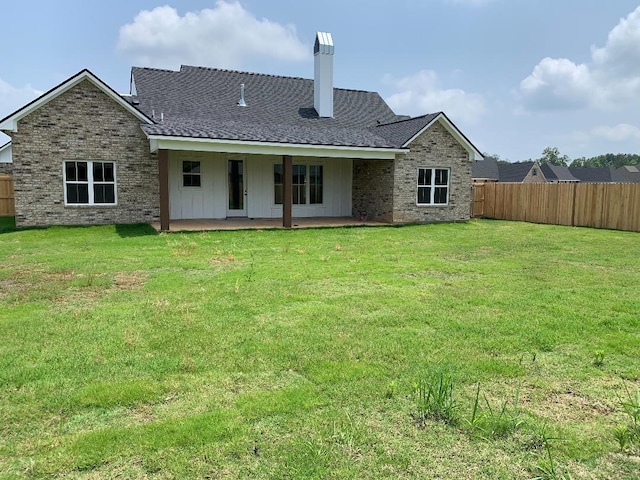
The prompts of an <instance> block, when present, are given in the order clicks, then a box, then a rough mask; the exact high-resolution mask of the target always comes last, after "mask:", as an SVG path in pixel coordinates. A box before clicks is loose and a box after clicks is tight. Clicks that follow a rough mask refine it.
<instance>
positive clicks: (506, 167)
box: [498, 162, 534, 182]
mask: <svg viewBox="0 0 640 480" xmlns="http://www.w3.org/2000/svg"><path fill="white" fill-rule="evenodd" d="M533 164H534V162H522V163H499V164H498V172H499V175H500V177H499V181H500V182H522V181H523V180H524V179H525V177H526V176H527V174H528V173H529V172H530V171H531V167H533Z"/></svg>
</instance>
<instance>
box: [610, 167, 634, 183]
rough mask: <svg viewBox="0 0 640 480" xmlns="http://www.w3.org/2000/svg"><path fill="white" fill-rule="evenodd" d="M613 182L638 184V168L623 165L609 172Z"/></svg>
mask: <svg viewBox="0 0 640 480" xmlns="http://www.w3.org/2000/svg"><path fill="white" fill-rule="evenodd" d="M611 178H612V179H614V181H617V182H622V183H640V166H639V165H625V166H623V167H620V168H617V169H615V170H613V171H612V172H611Z"/></svg>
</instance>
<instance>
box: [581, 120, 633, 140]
mask: <svg viewBox="0 0 640 480" xmlns="http://www.w3.org/2000/svg"><path fill="white" fill-rule="evenodd" d="M591 135H592V136H593V137H595V138H601V139H603V140H607V141H609V142H627V141H630V140H631V141H633V140H640V128H638V127H636V126H635V125H629V124H628V123H619V124H618V125H615V126H613V127H610V126H600V127H595V128H593V129H592V130H591Z"/></svg>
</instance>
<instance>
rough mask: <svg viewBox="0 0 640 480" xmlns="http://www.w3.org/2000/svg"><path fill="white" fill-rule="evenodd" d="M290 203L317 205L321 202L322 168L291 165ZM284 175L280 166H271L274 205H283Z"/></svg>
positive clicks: (278, 164) (277, 164)
mask: <svg viewBox="0 0 640 480" xmlns="http://www.w3.org/2000/svg"><path fill="white" fill-rule="evenodd" d="M292 173H293V182H292V192H291V193H292V203H293V204H294V205H319V204H322V202H323V166H322V165H293V172H292ZM283 183H284V174H283V170H282V164H280V163H276V164H275V165H274V166H273V191H274V200H273V202H274V203H275V204H276V205H282V203H283V196H284V193H283Z"/></svg>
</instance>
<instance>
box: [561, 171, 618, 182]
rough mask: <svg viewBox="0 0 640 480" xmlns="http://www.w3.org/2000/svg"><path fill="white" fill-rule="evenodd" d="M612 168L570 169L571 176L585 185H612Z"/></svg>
mask: <svg viewBox="0 0 640 480" xmlns="http://www.w3.org/2000/svg"><path fill="white" fill-rule="evenodd" d="M611 171H612V169H611V168H610V167H569V172H571V175H573V176H574V177H576V178H577V179H579V180H580V181H581V182H584V183H611V182H612V181H613V180H612V178H611Z"/></svg>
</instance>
